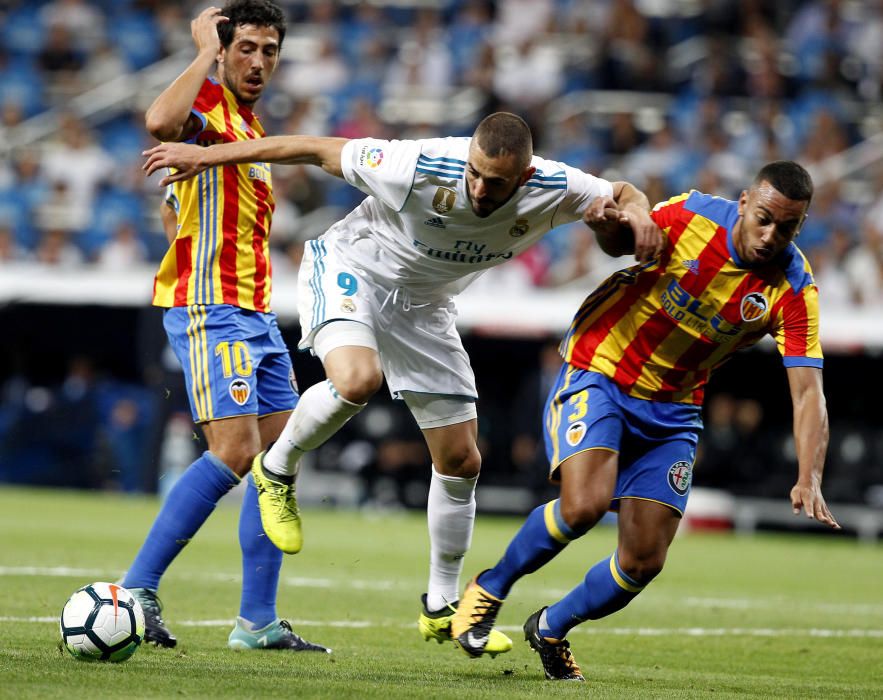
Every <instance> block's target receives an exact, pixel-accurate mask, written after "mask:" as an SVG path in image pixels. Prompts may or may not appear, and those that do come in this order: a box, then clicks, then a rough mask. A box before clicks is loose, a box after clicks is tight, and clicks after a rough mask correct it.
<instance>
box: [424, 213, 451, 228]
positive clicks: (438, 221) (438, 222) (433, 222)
mask: <svg viewBox="0 0 883 700" xmlns="http://www.w3.org/2000/svg"><path fill="white" fill-rule="evenodd" d="M423 224H424V225H426V226H435V228H447V227H446V226H445V222H444V221H442V218H441V217H440V216H433V217H432V218H429V219H427V220H426V221H424V222H423Z"/></svg>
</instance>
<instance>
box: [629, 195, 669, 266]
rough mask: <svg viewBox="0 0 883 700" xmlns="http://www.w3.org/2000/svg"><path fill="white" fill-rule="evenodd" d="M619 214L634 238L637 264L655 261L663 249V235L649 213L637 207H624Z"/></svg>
mask: <svg viewBox="0 0 883 700" xmlns="http://www.w3.org/2000/svg"><path fill="white" fill-rule="evenodd" d="M621 213H622V217H623V219H624V223H625V224H627V225H628V226H629V228H631V230H632V233H633V234H634V236H635V260H637V261H638V262H639V263H646V262H650V261H651V260H656V259H657V258H658V257H659V256H660V255H661V254H662V251H663V250H664V248H665V234H664V233H663V232H662V229H660V228H659V226H657V225H656V222H655V221H653V219H652V218H650V212H648V211H646V210H645V209H643V208H641V207H639V206H630V205H626V206H625V207H624V208H623V210H622V212H621Z"/></svg>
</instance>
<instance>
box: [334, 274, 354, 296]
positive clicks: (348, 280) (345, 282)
mask: <svg viewBox="0 0 883 700" xmlns="http://www.w3.org/2000/svg"><path fill="white" fill-rule="evenodd" d="M337 286H339V287H340V288H341V289H342V290H343V294H344V296H347V297H351V296H352V295H353V294H355V293H356V290H357V289H358V288H359V281H358V280H357V279H356V278H355V277H353V276H352V275H351V274H350V273H349V272H341V273H340V274H339V275H338V276H337Z"/></svg>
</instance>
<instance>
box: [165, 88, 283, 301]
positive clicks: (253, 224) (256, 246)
mask: <svg viewBox="0 0 883 700" xmlns="http://www.w3.org/2000/svg"><path fill="white" fill-rule="evenodd" d="M192 111H193V114H195V115H196V116H197V117H199V119H200V120H201V121H202V125H203V126H202V130H201V131H200V132H199V133H198V134H196V136H195V137H194V138H193V139H192V140H193V141H195V142H196V143H198V144H200V145H203V146H208V145H211V144H213V143H224V142H229V141H244V140H248V139H256V138H260V137H262V136H263V135H264V129H263V127H262V126H261V123H260V121H259V120H258V118H257V117H256V116H255V115H254V114H253V113H252V111H251V109H250V108H248V107H246V106H244V105H241V104H239V103H238V102H237V100H236V97H235V96H234V95H233V93H232V92H230V90H228V89H227V88H226V87H224V86H223V85H221V84H220V83H217V82H215V81H214V80H212V79H207V80H206V81H205V82H204V83H203V85H202V88H201V89H200V91H199V95H198V96H197V98H196V102H194V103H193V110H192ZM173 195H174V198H175V199H177V202H178V235H177V237H176V238H175V241H174V242H173V243H172V245H171V247H170V248H169V250H168V252H167V253H166V255H165V257H164V258H163V260H162V263H161V264H160V268H159V271H158V272H157V274H156V279H155V280H154V285H153V303H154V305H156V306H164V307H171V306H189V305H192V304H230V305H232V306H238V307H241V308H243V309H250V310H253V311H263V312H266V311H269V309H270V293H271V287H272V283H271V266H270V247H269V235H270V220H271V218H272V215H273V209H274V207H275V201H274V199H273V185H272V180H271V178H270V166H269V165H268V164H266V163H240V164H238V165H221V166H218V167H214V168H209V169H208V170H206V171H204V172H202V173H200V174H199V175H198V176H196V177H194V178H191V179H189V180H184V181H182V182H176V183H175V184H174V192H173Z"/></svg>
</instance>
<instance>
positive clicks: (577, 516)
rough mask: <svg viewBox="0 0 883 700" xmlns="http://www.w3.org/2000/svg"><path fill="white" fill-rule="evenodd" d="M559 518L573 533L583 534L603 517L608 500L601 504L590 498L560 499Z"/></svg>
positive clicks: (608, 505)
mask: <svg viewBox="0 0 883 700" xmlns="http://www.w3.org/2000/svg"><path fill="white" fill-rule="evenodd" d="M560 507H561V517H562V518H564V522H565V523H567V527H569V528H570V529H571V530H573V531H574V532H575V533H579V534H584V533H586V532H588V531H589V530H590V529H592V528H593V527H594V526H595V525H596V524H597V523H598V521H599V520H600V519H601V518H603V517H604V514H605V513H606V512H607V509H608V508H609V507H610V500H609V499H607V500H604V501H603V502H602V501H600V500H598V499H593V498H591V497H584V498H570V499H565V498H562V499H561V505H560Z"/></svg>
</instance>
